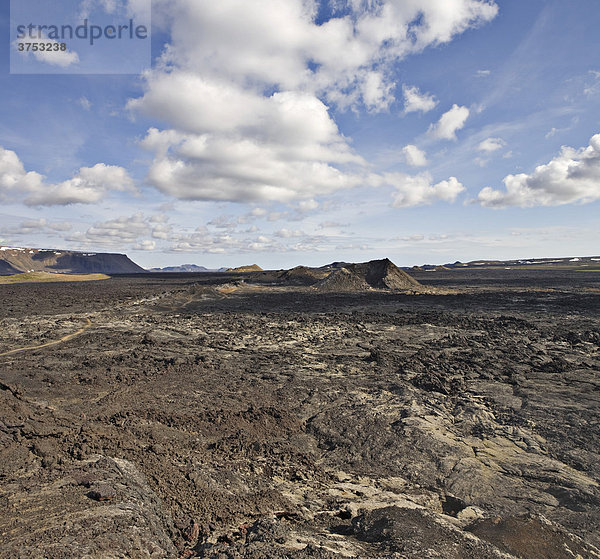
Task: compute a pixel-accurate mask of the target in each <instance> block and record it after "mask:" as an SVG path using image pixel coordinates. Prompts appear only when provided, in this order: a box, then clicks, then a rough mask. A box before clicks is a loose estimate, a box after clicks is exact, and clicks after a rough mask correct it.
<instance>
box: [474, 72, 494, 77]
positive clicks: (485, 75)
mask: <svg viewBox="0 0 600 559" xmlns="http://www.w3.org/2000/svg"><path fill="white" fill-rule="evenodd" d="M491 73H492V72H491V71H490V70H477V72H476V73H475V77H477V78H487V77H488V76H489V75H490V74H491Z"/></svg>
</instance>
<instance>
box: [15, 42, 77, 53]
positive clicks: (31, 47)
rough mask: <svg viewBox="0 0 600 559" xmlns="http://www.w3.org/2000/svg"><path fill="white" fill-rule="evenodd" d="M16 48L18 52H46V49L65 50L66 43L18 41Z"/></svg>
mask: <svg viewBox="0 0 600 559" xmlns="http://www.w3.org/2000/svg"><path fill="white" fill-rule="evenodd" d="M17 48H18V50H19V51H20V52H23V51H33V52H35V51H41V52H44V51H46V52H48V51H53V52H57V51H66V50H67V44H66V43H51V42H48V43H18V47H17Z"/></svg>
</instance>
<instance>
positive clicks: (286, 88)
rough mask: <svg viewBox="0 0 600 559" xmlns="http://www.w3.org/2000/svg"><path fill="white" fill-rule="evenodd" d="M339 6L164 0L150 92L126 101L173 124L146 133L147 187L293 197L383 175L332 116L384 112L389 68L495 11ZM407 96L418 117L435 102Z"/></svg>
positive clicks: (210, 196) (455, 124) (301, 1)
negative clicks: (162, 41) (369, 172)
mask: <svg viewBox="0 0 600 559" xmlns="http://www.w3.org/2000/svg"><path fill="white" fill-rule="evenodd" d="M335 7H336V8H337V11H336V10H334V11H333V13H332V15H330V17H328V18H327V19H326V20H325V21H321V20H319V19H318V17H319V16H318V12H319V10H318V8H319V6H318V4H317V3H316V2H313V1H311V0H265V1H264V2H260V3H251V2H245V1H241V0H221V1H219V2H197V1H194V0H170V1H169V2H166V0H159V1H158V3H157V6H156V8H157V9H156V13H157V17H158V19H160V23H161V24H162V25H163V26H165V27H167V28H168V29H169V30H170V33H171V38H172V39H171V42H170V44H169V45H167V47H166V48H165V50H164V52H163V54H162V57H161V59H160V61H159V63H158V64H157V66H156V67H155V68H154V69H153V70H152V71H150V72H148V73H146V74H145V76H144V81H145V91H144V94H143V96H141V97H138V98H135V99H131V100H130V101H129V103H128V108H129V109H130V110H131V111H133V112H134V113H143V114H145V115H149V116H150V117H153V118H155V119H157V120H159V121H161V122H164V123H166V126H165V127H164V128H163V129H158V128H152V129H150V130H149V131H148V134H147V136H146V138H144V140H143V141H142V145H143V146H144V147H145V148H147V149H148V150H149V151H151V152H152V154H153V162H152V165H151V168H150V170H149V173H148V181H149V182H150V184H151V185H153V186H154V187H156V188H157V189H158V190H160V191H161V192H163V193H165V194H168V195H170V196H174V197H176V198H180V199H187V200H218V201H234V202H249V201H279V202H288V203H289V202H290V201H292V200H294V199H305V198H314V197H315V196H318V195H324V194H330V193H332V192H335V191H338V190H344V189H349V188H354V187H356V186H361V185H363V184H365V182H374V181H373V180H371V179H369V177H367V176H365V170H364V169H365V163H366V162H365V161H363V160H362V158H361V157H360V156H359V155H357V154H356V153H355V152H354V150H353V148H352V144H351V140H350V139H349V138H347V137H345V136H344V135H343V134H342V133H341V132H340V130H339V128H338V126H337V124H336V122H335V120H334V116H332V115H333V114H334V110H335V111H345V110H349V109H353V110H361V109H362V110H366V111H369V112H381V111H386V110H389V108H390V106H391V104H392V103H393V102H394V100H395V89H396V84H395V83H394V82H393V80H392V78H391V77H390V76H391V75H392V68H393V66H394V64H396V63H397V62H398V61H399V60H401V59H402V58H404V57H406V56H407V55H409V54H411V53H415V52H420V51H422V50H423V49H425V48H427V47H430V46H435V45H439V44H443V43H447V42H449V41H451V40H452V39H453V37H455V36H456V35H458V34H460V33H462V32H464V31H465V30H467V29H468V28H470V27H474V26H478V25H481V24H483V23H485V22H488V21H490V20H491V19H493V18H494V17H495V16H496V14H497V11H498V8H497V6H496V4H495V3H494V2H491V1H483V0H430V1H428V2H426V3H414V2H405V1H401V0H380V1H378V2H362V1H355V0H350V1H346V2H336V3H335ZM403 92H404V97H405V107H406V110H407V111H409V112H410V111H422V112H427V111H428V110H431V109H432V108H433V107H435V104H436V101H435V99H434V98H433V96H431V95H429V94H421V93H420V92H419V90H418V89H417V88H415V87H409V88H404V90H403ZM456 109H457V110H458V114H455V112H452V111H451V115H450V116H449V117H446V118H445V119H444V117H442V118H443V119H444V121H443V122H442V123H441V124H440V125H439V126H438V127H437V128H436V132H435V134H437V135H438V136H439V137H440V138H442V137H449V138H452V137H454V132H455V131H456V130H458V129H459V128H460V127H462V125H463V124H464V120H466V116H468V109H466V108H464V107H461V108H459V107H456ZM453 110H454V108H453ZM464 111H466V116H465V114H464ZM446 120H451V122H446ZM375 182H377V181H375Z"/></svg>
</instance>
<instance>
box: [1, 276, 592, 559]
mask: <svg viewBox="0 0 600 559" xmlns="http://www.w3.org/2000/svg"><path fill="white" fill-rule="evenodd" d="M422 276H423V278H425V281H429V283H430V284H432V285H433V284H435V285H436V287H443V288H444V289H445V291H444V293H445V294H443V295H431V294H425V295H414V296H411V295H402V294H390V293H383V292H370V293H364V294H355V295H352V294H343V295H337V294H327V295H323V294H318V293H314V292H311V291H310V290H305V289H296V290H292V291H290V290H285V289H265V288H252V289H250V288H245V287H243V286H242V288H241V289H235V288H234V289H232V288H231V285H232V281H234V280H235V278H232V277H227V278H223V279H221V277H219V280H218V281H219V282H221V283H227V284H228V285H227V286H225V288H224V290H223V291H224V292H225V293H226V294H227V297H225V296H224V293H221V292H219V291H218V285H210V284H211V283H214V281H215V280H214V279H213V278H211V277H209V276H202V277H195V278H190V277H188V276H172V277H162V278H157V277H139V278H135V279H133V278H116V279H113V280H107V281H105V282H102V283H101V284H96V285H93V286H92V285H85V286H84V285H75V284H73V285H36V286H2V287H0V297H2V298H3V301H4V304H3V306H2V310H1V311H0V320H1V326H2V329H1V332H2V334H0V352H9V351H10V350H11V349H14V348H15V346H18V347H22V346H38V347H39V350H38V351H35V352H21V353H18V354H12V355H6V354H5V355H3V356H1V357H0V400H1V401H0V409H2V410H3V412H2V413H1V415H0V482H1V484H0V504H2V507H0V534H1V536H0V556H1V557H44V556H51V557H82V556H85V554H86V553H87V554H88V556H90V557H177V556H181V557H191V556H194V555H196V556H200V557H340V556H352V557H411V558H412V557H414V558H417V557H418V558H421V557H449V558H452V557H457V558H458V557H460V558H462V557H464V558H467V557H469V558H471V557H475V558H476V557H500V556H501V555H500V553H501V552H503V553H509V554H510V555H509V556H513V557H526V558H529V557H531V558H534V557H535V558H539V557H549V558H550V557H552V558H554V557H556V558H562V557H573V555H572V554H570V553H569V552H568V551H567V548H568V549H569V550H571V552H572V553H573V554H577V553H579V554H580V555H581V556H582V557H597V556H599V555H598V552H597V551H595V550H594V548H592V547H590V546H592V545H596V546H598V545H600V541H599V539H598V534H599V533H600V507H599V505H600V491H599V488H598V483H599V479H600V421H599V419H600V417H599V416H600V406H599V403H600V391H599V386H600V379H599V377H598V374H599V372H598V371H600V319H599V316H600V300H599V299H600V296H599V295H598V294H597V293H596V292H595V291H594V290H595V289H598V287H599V286H600V282H599V281H598V278H596V277H593V276H592V277H590V276H591V274H586V275H583V274H581V275H580V276H581V278H579V277H578V278H571V277H567V276H562V275H560V274H554V275H553V274H552V273H550V272H548V273H546V272H544V273H542V272H540V274H539V275H537V276H535V274H533V275H532V274H530V275H527V276H525V275H523V276H515V274H512V275H510V276H505V277H503V276H502V272H501V271H494V272H493V273H491V272H490V274H489V275H488V276H487V277H486V274H485V272H483V271H482V272H478V274H473V275H472V276H471V277H470V278H469V277H467V276H466V275H465V274H463V275H460V273H458V272H456V273H453V272H447V273H444V274H436V275H435V277H433V275H432V274H429V275H426V274H422ZM429 278H431V280H430V279H429ZM199 281H201V282H202V283H203V284H204V285H203V286H202V285H200V286H199V285H198V282H199ZM577 282H579V283H577ZM453 290H455V291H453ZM88 315H89V316H90V317H91V318H92V321H93V324H92V325H91V326H86V329H85V331H83V332H77V334H78V336H77V337H76V338H73V337H69V336H73V327H74V324H76V321H77V320H80V319H81V318H83V317H85V316H88ZM62 338H64V339H63V341H62V342H61V343H56V341H57V340H58V339H62ZM50 344H54V345H50ZM44 345H45V346H46V347H40V346H44ZM505 557H506V556H505Z"/></svg>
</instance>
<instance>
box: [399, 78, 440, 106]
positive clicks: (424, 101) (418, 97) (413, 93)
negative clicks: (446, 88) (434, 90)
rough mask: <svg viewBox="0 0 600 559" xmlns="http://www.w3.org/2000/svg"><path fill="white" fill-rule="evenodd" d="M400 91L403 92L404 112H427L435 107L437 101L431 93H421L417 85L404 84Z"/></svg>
mask: <svg viewBox="0 0 600 559" xmlns="http://www.w3.org/2000/svg"><path fill="white" fill-rule="evenodd" d="M402 91H403V92H404V112H405V113H413V112H417V111H421V112H422V113H427V112H429V111H431V110H433V109H435V107H436V106H437V104H438V101H437V100H436V98H435V97H434V96H433V95H430V94H429V93H424V94H421V92H420V91H419V88H417V87H407V86H406V85H405V86H403V87H402Z"/></svg>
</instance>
